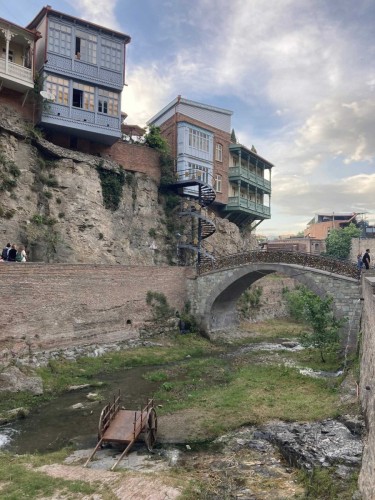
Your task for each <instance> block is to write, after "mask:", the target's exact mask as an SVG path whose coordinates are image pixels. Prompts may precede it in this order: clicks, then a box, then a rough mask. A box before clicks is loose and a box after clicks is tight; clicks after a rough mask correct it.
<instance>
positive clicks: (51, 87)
mask: <svg viewBox="0 0 375 500" xmlns="http://www.w3.org/2000/svg"><path fill="white" fill-rule="evenodd" d="M45 90H47V92H50V93H51V94H53V95H54V96H55V101H54V102H56V103H57V104H63V105H64V106H68V104H69V80H66V79H65V78H59V77H58V76H52V75H48V76H47V78H46V81H45Z"/></svg>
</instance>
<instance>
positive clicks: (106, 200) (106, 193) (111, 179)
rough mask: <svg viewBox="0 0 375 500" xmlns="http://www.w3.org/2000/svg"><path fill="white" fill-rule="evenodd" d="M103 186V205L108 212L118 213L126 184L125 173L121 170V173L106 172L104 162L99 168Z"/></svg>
mask: <svg viewBox="0 0 375 500" xmlns="http://www.w3.org/2000/svg"><path fill="white" fill-rule="evenodd" d="M97 171H98V174H99V177H100V182H101V186H102V195H103V204H104V206H105V208H107V209H108V210H112V212H114V211H116V210H117V209H118V207H119V205H120V201H121V198H122V188H123V186H124V184H125V172H124V171H123V169H122V168H120V170H119V172H115V171H113V170H106V169H105V168H103V162H100V163H99V165H98V166H97Z"/></svg>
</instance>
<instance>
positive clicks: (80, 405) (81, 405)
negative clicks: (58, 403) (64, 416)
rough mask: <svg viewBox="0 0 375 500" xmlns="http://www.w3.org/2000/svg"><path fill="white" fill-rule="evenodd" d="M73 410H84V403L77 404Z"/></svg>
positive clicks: (73, 406)
mask: <svg viewBox="0 0 375 500" xmlns="http://www.w3.org/2000/svg"><path fill="white" fill-rule="evenodd" d="M71 408H72V409H73V410H82V408H84V406H83V404H82V403H76V404H75V405H72V406H71Z"/></svg>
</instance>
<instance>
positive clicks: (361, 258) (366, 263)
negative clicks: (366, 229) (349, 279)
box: [357, 248, 371, 269]
mask: <svg viewBox="0 0 375 500" xmlns="http://www.w3.org/2000/svg"><path fill="white" fill-rule="evenodd" d="M370 261H371V259H370V249H369V248H366V252H365V253H364V254H363V255H362V254H361V253H359V254H358V255H357V267H358V269H362V268H363V267H365V269H370Z"/></svg>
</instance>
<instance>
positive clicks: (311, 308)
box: [285, 287, 344, 363]
mask: <svg viewBox="0 0 375 500" xmlns="http://www.w3.org/2000/svg"><path fill="white" fill-rule="evenodd" d="M285 295H286V298H287V301H288V306H289V310H290V314H291V316H292V317H294V318H295V319H297V320H300V321H303V322H305V323H306V324H307V325H309V326H310V327H311V331H307V332H304V333H303V334H302V335H301V337H300V340H301V343H302V345H303V346H304V347H311V348H313V349H317V350H318V351H319V353H320V357H321V360H322V362H323V363H324V362H325V357H326V353H327V352H337V350H338V347H339V340H340V338H339V329H340V327H341V326H342V325H343V323H344V320H338V319H336V318H335V316H334V314H333V310H332V302H333V298H332V297H327V298H324V299H322V298H320V297H318V295H316V294H315V293H313V292H311V291H310V290H308V289H307V288H305V287H300V288H296V289H295V290H294V291H293V292H287V293H286V294H285Z"/></svg>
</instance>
